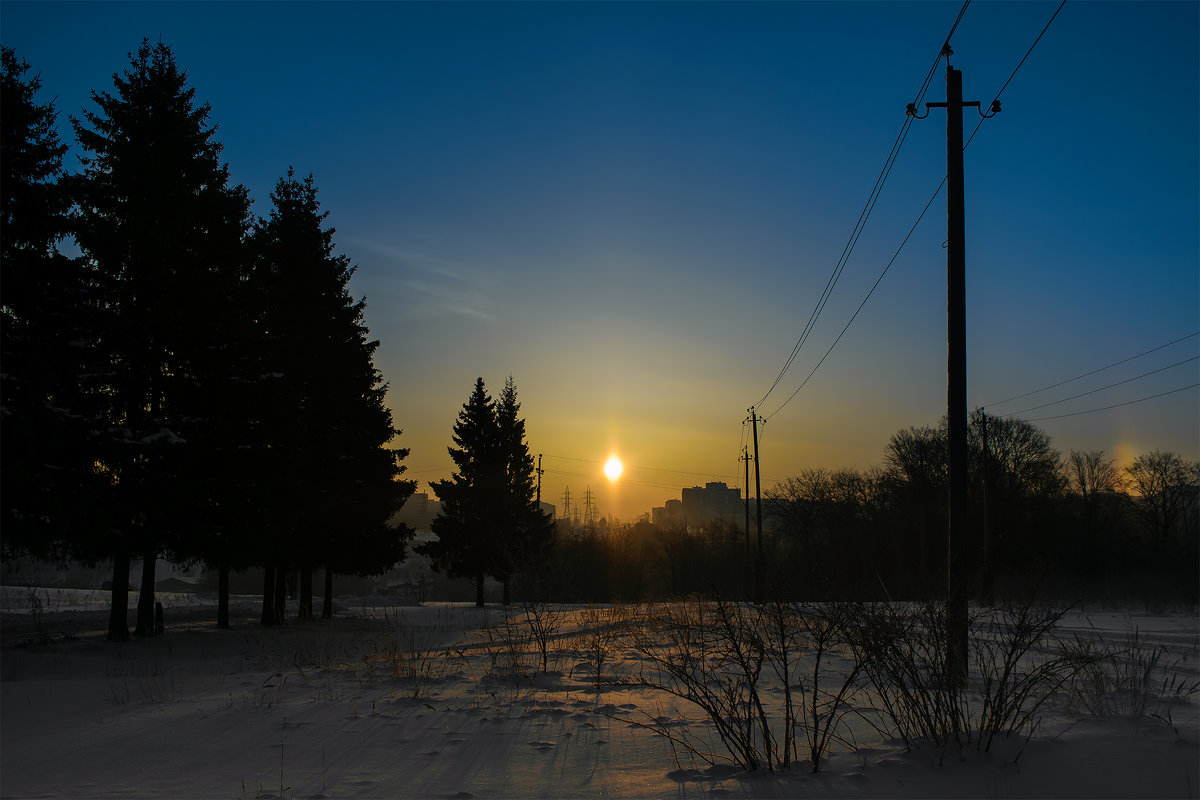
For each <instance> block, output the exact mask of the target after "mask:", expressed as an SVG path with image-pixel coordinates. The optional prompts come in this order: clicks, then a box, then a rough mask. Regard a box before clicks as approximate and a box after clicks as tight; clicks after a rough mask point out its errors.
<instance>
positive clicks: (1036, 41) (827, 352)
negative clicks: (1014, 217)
mask: <svg viewBox="0 0 1200 800" xmlns="http://www.w3.org/2000/svg"><path fill="white" fill-rule="evenodd" d="M1064 5H1066V0H1062V2H1061V3H1059V5H1058V8H1057V9H1055V11H1054V13H1053V14H1052V15H1051V16H1050V20H1049V21H1048V22H1047V23H1046V24H1045V26H1044V27H1043V28H1042V31H1041V33H1039V34H1038V35H1037V38H1036V39H1034V41H1033V44H1032V45H1030V46H1029V49H1028V50H1027V51H1025V55H1024V56H1022V58H1021V60H1020V62H1018V64H1017V66H1016V68H1015V69H1013V71H1012V74H1010V75H1009V76H1008V80H1006V81H1005V82H1004V85H1003V86H1001V87H1000V91H998V92H996V97H995V99H994V100H993V101H992V107H993V108H995V107H996V104H997V102H998V101H999V99H1000V95H1002V94H1003V93H1004V90H1005V89H1006V88H1008V84H1009V83H1011V82H1012V79H1013V78H1014V77H1015V76H1016V74H1017V72H1018V71H1019V70H1020V69H1021V66H1022V65H1023V64H1024V63H1025V61H1026V60H1027V59H1028V58H1029V54H1030V53H1032V52H1033V49H1034V48H1035V47H1037V44H1038V42H1040V41H1041V40H1042V37H1043V36H1044V35H1045V33H1046V31H1047V30H1048V29H1049V28H1050V23H1052V22H1054V18H1055V17H1057V16H1058V12H1059V11H1061V10H1062V7H1063V6H1064ZM965 11H966V5H964V6H963V9H962V10H961V11H960V12H959V17H958V19H959V20H961V19H962V15H963V13H964V12H965ZM957 27H958V20H955V22H954V27H953V28H951V31H950V32H951V35H953V33H954V30H955V29H956V28H957ZM949 43H950V37H949V36H947V37H946V46H945V47H944V48H943V52H945V51H946V50H947V49H948V47H949ZM939 58H940V56H939ZM936 67H937V62H936V61H935V62H934V68H935V69H936ZM932 75H933V71H932V70H931V71H930V76H929V77H930V78H931V77H932ZM928 80H929V79H928V78H927V79H926V87H927V86H928ZM921 95H922V96H923V95H924V88H923V89H922V92H921ZM919 102H920V101H919V100H918V101H917V103H914V106H915V105H917V104H919ZM991 116H994V114H993V115H991ZM990 118H991V117H990V116H987V117H982V118H981V119H980V120H979V123H978V124H977V125H976V126H975V131H972V133H971V138H974V136H975V132H977V131H978V130H979V126H980V125H982V124H983V120H984V119H990ZM912 119H913V117H912V116H911V115H909V116H907V117H906V121H907V122H910V123H911V121H912ZM970 143H971V139H970V138H969V139H967V141H966V143H965V144H964V145H963V149H964V150H966V149H967V145H969V144H970ZM945 185H946V177H945V176H943V177H942V181H941V183H939V184H938V187H937V189H935V190H934V192H933V194H932V195H931V196H930V198H929V202H927V203H926V204H925V207H924V208H923V209H921V213H920V214H919V215H918V216H917V220H916V222H914V223H913V225H912V227H911V228H909V230H908V233H907V234H905V236H904V240H903V241H902V242H901V243H900V246H899V247H897V248H896V252H895V253H893V254H892V257H891V259H890V260H889V261H888V263H887V265H886V266H885V267H884V268H883V271H882V272H880V273H879V277H878V278H876V279H875V283H873V284H872V285H871V288H870V290H869V291H868V292H867V295H866V297H864V298H863V300H862V302H861V303H859V304H858V308H856V309H855V310H854V314H853V315H852V316H851V317H850V320H849V321H848V322H847V323H846V325H845V326H844V327H843V328H842V330H841V333H839V334H838V336H837V338H836V339H834V341H833V344H831V345H830V346H829V349H828V350H826V351H825V355H823V356H821V360H820V361H818V362H817V365H816V366H815V367H813V368H812V371H811V372H809V373H808V375H807V376H806V377H805V378H804V380H803V381H802V382H801V384H800V385H799V386H798V387H796V390H795V391H794V392H792V393H791V394H790V395H789V396H788V398H787V400H784V401H783V403H782V404H780V406H779V407H778V408H776V409H775V410H774V411H772V412H771V413H770V414H768V415H766V416H765V417H763V421H764V422H765V421H766V420H769V419H770V418H771V417H773V416H775V415H776V414H778V413H779V412H780V411H782V410H783V408H784V406H786V405H787V404H788V403H790V402H791V401H792V399H793V398H794V397H795V396H796V395H797V394H799V393H800V390H801V389H803V388H804V386H805V385H806V384H807V383H808V381H809V379H810V378H812V376H813V375H815V374H816V372H817V370H818V369H820V368H821V365H822V364H824V363H825V359H826V358H828V357H829V354H830V353H832V352H833V348H835V347H837V344H838V342H840V341H841V340H842V336H844V335H845V333H846V331H847V330H848V329H849V328H850V325H851V324H852V323H853V322H854V320H855V319H857V318H858V314H859V312H860V311H862V309H863V306H865V305H866V303H867V300H870V299H871V295H872V294H874V293H875V289H876V288H877V287H878V286H879V283H880V281H882V280H883V276H884V275H886V274H887V271H888V269H889V268H890V267H891V266H892V263H893V262H894V261H895V260H896V258H897V257H898V256H899V255H900V251H901V250H903V249H904V245H905V244H907V243H908V240H909V239H910V238H911V237H912V234H913V231H915V230H916V228H917V225H919V224H920V223H921V220H922V219H924V217H925V213H926V212H927V211H929V207H930V206H931V205H932V204H933V201H934V200H935V199H936V198H937V196H938V194H939V193H940V192H941V191H942V187H943V186H945ZM799 346H800V343H797V348H799ZM796 352H797V349H793V356H792V359H794V358H795V354H796ZM790 365H791V360H789V361H788V363H787V364H786V365H785V367H784V369H785V370H786V369H787V367H788V366H790ZM782 377H783V373H782V372H781V373H780V378H782ZM778 382H779V379H778V378H777V379H776V384H777V383H778ZM771 388H772V389H774V388H775V384H772V386H771ZM767 394H768V395H769V394H770V391H768V392H767ZM763 399H764V400H765V399H766V396H764V397H763ZM1010 399H1016V398H1010ZM761 402H762V401H759V403H760V404H761ZM1003 402H1007V401H1003ZM997 405H998V404H997Z"/></svg>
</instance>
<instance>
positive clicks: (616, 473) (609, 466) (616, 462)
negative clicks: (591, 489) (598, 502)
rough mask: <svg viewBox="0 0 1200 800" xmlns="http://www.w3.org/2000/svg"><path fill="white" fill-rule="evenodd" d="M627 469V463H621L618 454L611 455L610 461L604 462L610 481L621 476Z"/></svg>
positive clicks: (605, 472) (605, 471)
mask: <svg viewBox="0 0 1200 800" xmlns="http://www.w3.org/2000/svg"><path fill="white" fill-rule="evenodd" d="M624 471H625V465H624V464H622V463H621V459H619V458H617V457H616V456H609V457H608V461H605V462H604V474H605V475H606V476H607V477H608V479H609V480H610V481H615V480H616V479H617V478H619V477H621V473H622V472H624Z"/></svg>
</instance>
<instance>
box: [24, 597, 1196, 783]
mask: <svg viewBox="0 0 1200 800" xmlns="http://www.w3.org/2000/svg"><path fill="white" fill-rule="evenodd" d="M37 591H38V593H35V592H31V591H30V590H27V589H17V588H5V589H4V590H3V595H0V612H2V623H3V627H2V630H0V633H2V645H3V647H2V650H0V679H2V685H0V688H2V692H3V693H2V698H0V699H2V704H0V796H3V797H5V798H8V797H14V798H16V797H39V798H42V797H45V798H92V797H96V798H126V797H148V798H161V797H177V798H242V797H245V798H255V797H258V798H268V797H279V796H281V795H282V796H285V797H288V798H326V797H327V798H343V797H362V798H390V797H420V798H427V797H428V798H468V797H480V798H485V797H518V798H526V797H530V798H532V797H550V798H559V797H565V798H570V797H978V798H999V797H1197V796H1200V746H1198V744H1197V743H1198V742H1200V705H1198V702H1200V698H1198V697H1197V694H1196V693H1195V692H1190V693H1189V692H1184V693H1183V697H1182V698H1181V697H1180V696H1179V695H1180V692H1179V690H1178V687H1180V686H1189V685H1195V683H1196V682H1197V680H1200V669H1198V659H1200V625H1198V621H1197V616H1196V614H1195V613H1194V612H1190V613H1181V614H1169V615H1148V614H1138V613H1134V612H1129V611H1111V610H1108V611H1093V610H1084V611H1076V612H1072V613H1071V614H1070V615H1069V616H1068V617H1067V618H1066V619H1064V622H1063V628H1064V629H1065V633H1066V634H1072V633H1078V634H1079V635H1080V636H1082V637H1086V638H1088V639H1090V640H1092V641H1096V642H1100V643H1107V644H1114V645H1120V644H1121V643H1124V642H1129V641H1130V637H1131V635H1133V634H1134V632H1136V635H1137V637H1138V638H1137V642H1138V643H1139V646H1141V647H1142V648H1143V652H1150V650H1151V649H1154V648H1158V647H1159V646H1161V647H1162V648H1163V649H1162V650H1161V655H1162V657H1161V658H1159V659H1158V660H1157V661H1156V662H1155V665H1154V674H1153V675H1152V676H1150V679H1149V680H1147V681H1145V682H1143V683H1144V685H1145V686H1147V687H1150V688H1149V690H1148V691H1147V692H1146V693H1145V694H1144V695H1143V696H1138V697H1117V698H1109V701H1108V702H1107V703H1106V704H1105V705H1104V707H1105V708H1106V709H1107V713H1105V714H1104V715H1102V716H1089V715H1088V710H1087V709H1086V708H1082V707H1078V706H1075V707H1073V706H1072V704H1071V703H1069V702H1061V703H1056V704H1055V705H1054V706H1053V708H1052V709H1049V710H1048V712H1047V714H1046V716H1045V718H1044V719H1043V721H1042V724H1041V725H1040V726H1039V727H1038V729H1037V730H1036V731H1035V733H1034V735H1033V737H1032V739H1031V740H1030V741H1029V742H1028V743H1026V741H1025V738H1024V737H1014V738H1009V739H1004V740H1002V741H999V742H997V744H996V745H995V746H993V747H992V749H991V751H990V752H988V753H980V752H978V751H977V749H976V748H975V747H974V746H971V747H967V748H965V749H961V750H960V749H958V748H940V749H939V748H931V747H923V748H920V749H915V750H912V751H906V750H905V749H904V748H903V746H902V745H901V744H900V743H899V742H898V741H896V740H895V739H892V738H888V737H886V736H885V735H884V734H880V733H878V732H876V731H875V730H874V729H872V728H871V727H869V726H865V725H862V724H857V725H856V724H854V723H853V722H851V721H847V722H846V726H847V727H846V728H845V732H844V735H843V737H842V738H843V739H844V740H845V742H843V743H842V744H837V745H835V746H834V747H833V749H832V751H831V755H830V757H829V758H828V760H827V761H826V763H825V765H824V769H823V771H822V772H820V773H818V774H813V773H812V772H811V770H809V769H808V768H807V767H806V766H805V765H802V764H796V765H794V766H795V768H794V769H791V770H788V771H777V772H766V771H758V772H754V773H747V772H743V771H740V770H739V769H737V768H736V767H734V766H731V765H729V763H728V760H727V759H718V763H717V765H716V766H711V765H709V764H708V763H706V762H705V761H704V760H702V759H700V758H698V757H696V756H695V755H692V754H691V753H689V751H688V750H687V749H686V748H684V747H683V746H682V745H681V744H680V742H681V741H685V740H686V741H688V742H691V743H692V744H693V745H694V746H695V747H696V748H697V749H701V750H703V749H704V748H705V747H707V748H710V750H711V752H713V753H717V754H721V755H724V751H723V750H722V748H721V744H720V741H719V739H718V738H717V737H716V735H715V732H714V726H713V723H712V721H711V720H710V719H707V718H706V717H705V715H704V714H702V713H701V712H700V711H699V709H697V708H696V707H695V706H693V705H691V704H690V703H688V702H686V701H681V700H678V699H675V698H672V697H671V696H670V695H668V694H666V693H664V692H662V691H658V690H652V689H646V688H639V687H632V686H612V685H606V684H608V683H609V682H610V681H611V680H612V679H615V678H620V677H621V676H626V677H628V676H632V675H635V674H637V672H638V670H639V669H641V668H642V667H643V666H644V665H645V663H646V658H645V653H644V652H639V651H638V649H637V648H636V647H635V643H634V641H633V640H632V639H631V638H630V636H629V632H630V630H631V629H636V628H637V627H638V626H640V625H642V624H643V623H642V622H641V621H640V620H641V619H643V618H642V617H639V616H638V615H639V614H646V613H649V614H651V615H654V614H655V613H656V612H655V609H654V608H653V607H639V608H636V609H632V608H626V607H599V608H592V609H589V608H582V607H555V608H554V609H553V613H552V614H551V615H550V617H548V619H551V620H552V621H553V625H554V630H552V631H549V632H547V636H546V645H547V647H546V659H547V664H546V668H545V669H543V664H542V654H541V652H540V650H539V648H538V647H537V640H536V637H535V636H533V635H532V633H531V628H530V627H529V625H528V624H527V619H526V616H525V612H524V611H523V610H521V609H519V608H516V609H512V610H510V611H507V612H506V611H505V610H503V609H500V608H496V607H489V608H486V609H476V608H474V607H471V606H468V605H461V604H430V605H426V606H421V607H417V606H406V605H402V604H399V603H390V602H388V601H386V600H384V599H380V598H370V599H366V598H339V599H338V601H337V603H336V604H335V608H336V611H337V615H336V617H335V619H333V620H332V621H328V622H313V623H306V624H301V623H296V622H292V623H291V624H289V625H287V626H286V627H283V628H276V629H266V628H262V627H260V626H259V625H258V624H257V615H258V614H257V612H258V607H257V601H256V599H255V598H251V597H236V598H234V603H233V627H232V629H230V630H225V631H220V630H217V629H216V628H215V626H214V625H213V622H212V620H213V618H214V617H215V601H214V599H213V598H212V597H208V596H203V595H190V594H179V595H163V596H160V599H161V600H162V602H163V604H164V606H166V622H167V628H168V630H167V634H166V635H165V636H162V637H159V638H155V639H149V640H136V639H135V640H134V641H131V642H129V643H127V644H122V645H114V644H111V643H108V642H105V641H104V640H103V630H104V627H105V624H106V620H107V600H108V598H107V594H106V593H103V592H84V591H74V590H65V589H62V590H56V589H48V590H37ZM135 597H136V595H135ZM317 605H318V606H319V605H320V601H319V600H318V602H317ZM598 655H599V656H602V658H601V659H599V660H600V661H601V663H600V665H599V666H600V673H601V674H600V681H599V686H598V687H597V680H596V667H597V660H598V659H597V656H598ZM835 666H836V665H835ZM774 696H777V694H776V695H774ZM1132 708H1136V709H1138V710H1139V711H1141V712H1143V713H1141V714H1140V715H1138V716H1134V715H1133V713H1134V712H1133V711H1131V710H1130V709H1132ZM1093 710H1094V709H1093ZM663 734H667V735H663Z"/></svg>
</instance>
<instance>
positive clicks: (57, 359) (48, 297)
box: [0, 47, 97, 560]
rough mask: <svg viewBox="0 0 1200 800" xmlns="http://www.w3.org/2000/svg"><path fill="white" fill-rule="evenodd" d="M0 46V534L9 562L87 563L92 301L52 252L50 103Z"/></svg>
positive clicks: (61, 198)
mask: <svg viewBox="0 0 1200 800" xmlns="http://www.w3.org/2000/svg"><path fill="white" fill-rule="evenodd" d="M29 69H30V67H29V65H28V64H27V63H26V62H25V61H24V60H22V59H19V58H18V57H17V55H16V53H15V52H14V51H13V50H12V49H11V48H8V47H5V48H2V49H0V108H2V109H3V113H0V192H2V209H0V210H2V216H0V349H2V352H0V362H2V363H3V369H0V405H2V409H0V441H3V447H2V448H0V453H2V454H3V455H2V459H3V463H2V466H0V482H2V485H0V504H2V507H3V513H2V515H0V527H2V528H3V530H4V539H3V545H4V550H5V552H6V553H8V554H18V553H31V554H33V555H36V556H41V557H47V558H55V559H65V558H67V557H70V556H74V557H78V558H83V559H85V560H86V559H87V558H88V556H89V555H90V554H89V553H88V552H87V550H86V548H84V547H83V545H85V544H86V539H87V537H86V535H85V534H84V533H83V531H84V530H86V528H87V526H88V525H91V524H95V523H96V522H97V520H95V519H88V516H87V514H86V512H85V511H84V509H85V508H86V507H87V505H88V503H87V502H86V500H85V498H86V497H87V496H88V495H89V494H91V493H92V492H93V491H94V490H95V488H96V487H95V485H94V477H95V476H94V475H93V471H92V461H93V458H92V455H93V454H92V453H91V451H90V445H91V439H90V431H91V430H92V429H93V428H94V427H95V426H94V419H93V416H94V408H93V407H92V406H91V403H90V401H91V399H92V393H90V392H89V391H88V390H89V388H90V387H91V386H92V384H93V380H92V378H93V377H94V375H95V373H96V372H97V370H96V369H95V365H94V356H95V349H94V348H93V347H92V346H91V343H92V341H93V339H94V336H93V330H92V329H93V327H94V320H93V305H92V303H91V302H90V300H91V294H90V291H89V290H90V288H91V287H90V285H89V278H88V276H87V274H86V273H85V272H84V269H83V265H82V263H81V262H80V260H78V259H71V258H67V257H66V256H64V255H63V254H61V253H60V252H59V250H58V244H59V242H60V240H61V239H62V238H64V237H65V236H66V235H68V234H69V232H70V225H71V219H70V215H69V208H70V205H71V200H70V196H69V188H68V187H67V186H66V183H67V179H66V178H65V176H64V174H63V168H62V158H63V155H64V154H65V152H66V149H67V148H66V146H65V145H64V144H63V143H62V142H61V141H60V140H59V137H58V134H57V132H56V131H55V127H54V126H55V120H56V118H57V112H56V111H55V109H54V105H53V104H52V103H44V104H43V103H39V102H38V99H37V95H38V93H39V91H40V88H41V80H40V79H39V78H38V77H37V76H32V77H27V76H26V73H27V72H28V71H29Z"/></svg>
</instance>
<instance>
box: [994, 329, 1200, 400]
mask: <svg viewBox="0 0 1200 800" xmlns="http://www.w3.org/2000/svg"><path fill="white" fill-rule="evenodd" d="M1193 336H1200V331H1196V332H1195V333H1189V334H1188V335H1187V336H1180V337H1179V338H1178V339H1172V340H1171V341H1169V342H1167V343H1166V344H1160V345H1158V346H1157V347H1151V348H1150V349H1149V350H1146V351H1143V352H1141V353H1138V354H1137V355H1135V356H1129V358H1122V359H1121V360H1120V361H1114V362H1113V363H1111V364H1107V365H1105V366H1103V367H1100V368H1098V369H1094V370H1092V371H1091V372H1085V373H1083V374H1082V375H1076V376H1075V377H1074V378H1067V379H1066V380H1065V381H1059V382H1058V383H1052V384H1050V385H1049V386H1043V387H1042V388H1040V389H1034V390H1033V391H1032V392H1025V393H1024V394H1018V395H1015V396H1013V397H1009V398H1008V399H1006V400H997V401H996V402H994V403H984V407H985V408H991V407H992V406H1000V405H1004V404H1005V403H1009V402H1012V401H1013V400H1020V399H1021V398H1022V397H1029V396H1030V395H1032V394H1038V393H1040V392H1044V391H1046V390H1048V389H1054V388H1056V387H1059V386H1063V385H1065V384H1068V383H1072V382H1073V381H1077V380H1080V379H1081V378H1086V377H1088V376H1090V375H1095V374H1096V373H1097V372H1104V370H1106V369H1112V368H1113V367H1116V366H1120V365H1121V364H1124V363H1126V362H1128V361H1133V360H1134V359H1137V358H1141V357H1142V356H1148V355H1150V354H1151V353H1156V352H1158V351H1159V350H1162V349H1163V348H1165V347H1170V346H1171V345H1173V344H1179V343H1180V342H1182V341H1184V340H1185V339H1191V338H1192V337H1193ZM1017 413H1020V412H1017Z"/></svg>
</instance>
